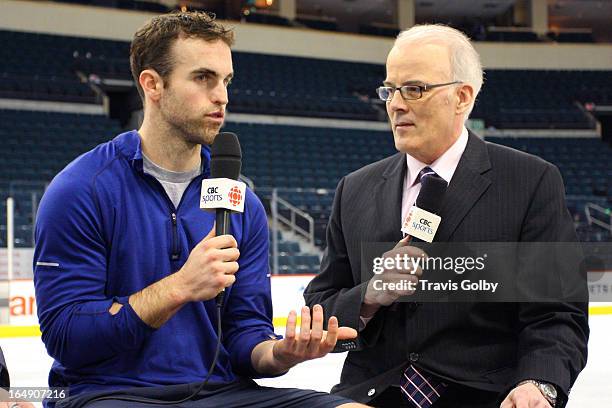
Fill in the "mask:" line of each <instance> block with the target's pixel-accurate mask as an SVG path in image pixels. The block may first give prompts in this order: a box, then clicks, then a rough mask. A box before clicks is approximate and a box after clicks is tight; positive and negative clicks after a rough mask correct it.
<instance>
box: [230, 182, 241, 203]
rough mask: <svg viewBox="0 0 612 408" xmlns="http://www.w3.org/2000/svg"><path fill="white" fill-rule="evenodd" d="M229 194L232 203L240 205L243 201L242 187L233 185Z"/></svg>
mask: <svg viewBox="0 0 612 408" xmlns="http://www.w3.org/2000/svg"><path fill="white" fill-rule="evenodd" d="M228 196H229V201H230V203H231V204H232V205H233V206H234V207H238V205H240V203H241V202H242V191H240V188H238V186H234V187H232V189H231V190H230V192H229V194H228Z"/></svg>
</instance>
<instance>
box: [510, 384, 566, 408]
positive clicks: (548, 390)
mask: <svg viewBox="0 0 612 408" xmlns="http://www.w3.org/2000/svg"><path fill="white" fill-rule="evenodd" d="M523 384H533V385H535V386H536V387H538V390H539V391H540V392H541V393H542V396H543V397H544V398H545V399H546V401H548V403H549V404H550V405H551V406H552V407H553V408H555V406H556V405H557V390H556V388H555V386H554V385H552V384H550V383H545V382H542V381H537V380H525V381H521V382H520V383H518V384H517V387H518V386H520V385H523ZM553 394H554V395H553Z"/></svg>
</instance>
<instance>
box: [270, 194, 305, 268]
mask: <svg viewBox="0 0 612 408" xmlns="http://www.w3.org/2000/svg"><path fill="white" fill-rule="evenodd" d="M270 210H271V212H272V259H273V261H272V262H273V264H272V270H273V272H274V274H278V270H279V269H278V231H279V226H280V224H282V225H284V226H285V227H288V228H289V229H290V230H291V232H293V233H294V234H296V235H299V236H301V237H303V238H305V239H306V240H307V241H308V243H309V244H311V245H314V219H313V218H312V217H311V216H310V214H308V213H307V212H305V211H302V210H300V209H299V208H297V207H296V206H294V205H292V204H291V203H289V202H288V201H286V200H283V199H282V198H280V197H279V196H278V189H276V188H274V189H272V198H271V199H270ZM279 210H289V217H285V216H284V215H283V214H281V213H280V211H279ZM298 219H302V220H305V221H306V223H307V225H308V228H307V229H305V228H303V227H301V226H300V225H298V222H297V221H298Z"/></svg>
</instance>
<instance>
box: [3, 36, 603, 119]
mask: <svg viewBox="0 0 612 408" xmlns="http://www.w3.org/2000/svg"><path fill="white" fill-rule="evenodd" d="M0 42H1V43H3V44H6V45H5V46H4V47H0V58H1V59H2V60H3V61H6V63H5V64H3V67H2V68H1V70H2V72H0V97H5V98H21V99H24V98H25V99H38V100H58V101H74V102H95V100H96V97H95V94H94V93H93V92H92V91H91V89H89V87H88V85H87V84H85V83H82V81H81V80H80V79H79V78H78V77H77V75H76V72H80V73H82V74H84V76H85V77H86V78H87V77H90V76H91V75H93V78H96V77H101V78H112V79H125V80H131V75H130V70H129V63H128V59H127V55H128V52H129V45H128V43H127V42H120V41H107V40H98V39H87V38H76V37H67V36H54V35H45V34H33V33H19V32H11V31H0ZM234 64H235V67H236V73H237V75H236V78H235V80H234V82H233V84H232V86H231V87H230V100H231V105H230V109H231V111H233V112H240V113H257V114H269V115H291V116H307V117H324V118H343V119H360V120H373V121H376V120H385V115H384V104H382V103H380V101H378V100H377V99H376V96H375V93H374V90H375V88H376V87H377V86H379V85H380V83H381V82H382V80H383V79H384V77H385V69H384V66H383V65H380V64H366V63H356V62H345V61H331V60H320V59H315V58H298V57H288V56H277V55H264V54H255V53H244V52H235V53H234ZM295 78H301V80H300V81H295ZM610 89H612V72H610V71H559V70H550V71H529V70H487V72H486V74H485V85H484V87H483V90H482V92H481V94H480V95H479V101H478V103H477V105H476V107H475V109H474V112H473V114H472V117H474V118H481V119H483V120H484V121H485V126H487V127H496V128H503V129H538V128H544V129H548V128H550V129H589V128H593V127H594V124H593V123H592V122H591V120H590V118H589V117H588V116H587V115H586V114H585V113H584V112H583V111H582V110H581V109H580V108H579V107H578V106H577V104H576V103H577V102H580V103H586V102H593V103H596V104H610V103H612V101H611V99H612V94H611V93H610V91H609V90H610Z"/></svg>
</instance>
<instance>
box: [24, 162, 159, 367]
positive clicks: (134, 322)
mask: <svg viewBox="0 0 612 408" xmlns="http://www.w3.org/2000/svg"><path fill="white" fill-rule="evenodd" d="M101 231H102V227H101V213H100V208H99V206H98V203H97V201H96V197H95V192H94V190H93V183H91V182H89V183H86V182H83V178H82V177H79V176H78V175H75V174H74V172H72V173H71V172H67V171H64V172H62V173H60V174H59V175H58V176H57V177H56V178H55V179H54V181H53V182H52V183H51V184H50V186H49V188H48V189H47V191H46V192H45V194H44V196H43V199H42V200H41V203H40V207H39V209H38V215H37V219H36V228H35V239H36V245H35V250H34V260H33V264H34V265H33V267H34V285H35V290H36V301H37V304H38V318H39V322H40V328H41V331H42V340H43V342H44V344H45V346H46V348H47V351H48V353H49V355H50V356H51V357H53V358H54V359H56V360H57V361H59V362H60V363H61V364H62V365H64V366H65V367H70V368H80V367H84V366H87V365H89V364H93V363H95V362H98V361H101V360H104V359H107V358H110V357H112V356H114V355H116V354H118V353H122V352H126V351H128V350H132V349H135V348H138V347H139V346H140V345H141V344H142V343H143V341H144V340H145V339H146V338H147V337H148V335H149V334H151V333H152V332H153V331H154V330H153V329H152V328H150V327H149V326H147V325H146V324H145V323H144V322H143V321H142V320H140V318H139V317H138V315H137V314H136V313H135V312H134V310H133V309H132V308H131V306H130V305H129V303H128V301H127V296H126V297H122V298H112V297H111V298H109V297H108V296H107V295H106V293H105V286H106V276H107V271H106V268H107V264H106V259H107V244H106V243H105V241H104V239H103V234H102V232H101ZM113 302H118V303H121V304H123V307H122V308H121V310H120V311H119V312H118V313H117V314H115V315H111V314H110V313H109V311H108V310H109V308H110V306H111V305H112V304H113Z"/></svg>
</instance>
